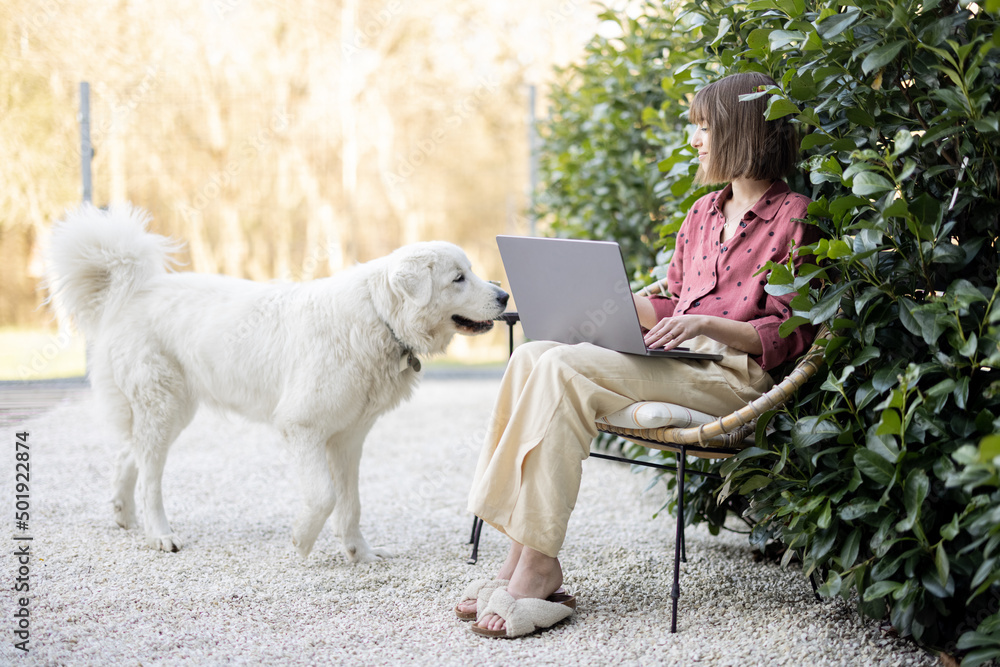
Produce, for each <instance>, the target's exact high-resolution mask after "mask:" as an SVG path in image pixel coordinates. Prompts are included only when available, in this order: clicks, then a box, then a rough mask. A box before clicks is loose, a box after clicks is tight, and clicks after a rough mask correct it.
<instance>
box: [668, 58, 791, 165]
mask: <svg viewBox="0 0 1000 667" xmlns="http://www.w3.org/2000/svg"><path fill="white" fill-rule="evenodd" d="M774 85H777V84H776V83H775V82H774V79H772V78H771V77H769V76H767V75H766V74H760V73H758V72H744V73H741V74H730V75H729V76H727V77H724V78H722V79H719V80H718V81H715V82H713V83H710V84H708V85H707V86H705V87H704V88H702V89H701V90H699V91H698V93H697V94H696V95H695V96H694V101H693V102H692V103H691V109H690V111H689V113H688V117H689V119H690V120H691V122H692V123H695V124H698V125H702V124H704V125H708V129H709V131H710V132H711V133H712V134H711V137H712V141H711V144H710V148H709V156H708V165H707V166H701V167H699V168H698V174H697V176H696V177H695V180H696V181H697V182H698V183H700V184H709V183H728V182H729V181H731V180H733V179H734V178H741V177H742V178H750V179H755V180H777V179H783V178H784V177H785V176H786V175H787V174H788V173H789V172H790V171H791V170H792V169H793V168H794V167H795V164H796V163H797V162H798V159H799V138H798V135H797V134H796V133H795V128H794V127H792V126H791V124H790V123H789V122H788V120H787V116H786V117H784V118H779V119H777V120H765V119H764V112H765V111H766V110H767V100H768V96H767V95H762V96H760V97H758V98H756V99H753V100H747V101H744V102H741V101H740V95H748V94H750V93H756V92H758V89H759V88H760V87H761V86H765V87H770V86H774ZM761 90H763V89H761Z"/></svg>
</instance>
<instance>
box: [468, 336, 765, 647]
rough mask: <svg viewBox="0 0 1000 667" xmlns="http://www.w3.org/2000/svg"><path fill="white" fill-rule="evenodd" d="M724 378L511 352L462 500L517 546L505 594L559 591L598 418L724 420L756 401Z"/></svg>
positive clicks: (682, 367) (570, 349)
mask: <svg viewBox="0 0 1000 667" xmlns="http://www.w3.org/2000/svg"><path fill="white" fill-rule="evenodd" d="M744 359H745V357H744ZM737 365H738V364H737ZM744 367H745V364H744ZM731 375H732V373H731V371H725V372H723V370H722V369H720V368H719V367H718V365H716V364H712V363H710V362H690V361H679V360H675V359H651V358H647V357H638V356H633V355H623V354H619V353H617V352H612V351H609V350H605V349H603V348H597V347H594V346H591V345H580V346H563V345H553V344H546V343H541V344H539V343H533V344H529V345H525V346H522V347H520V348H518V350H517V351H516V352H515V355H514V357H513V358H512V359H511V363H510V366H509V367H508V371H507V373H506V374H505V376H504V381H503V383H502V384H501V391H500V395H499V397H498V399H497V404H496V407H495V410H494V414H493V421H492V424H491V428H490V431H489V435H488V436H487V438H486V441H485V442H484V448H483V452H482V454H481V456H480V460H479V464H478V466H477V470H476V477H475V481H474V483H473V488H472V492H471V494H470V498H469V508H470V510H472V511H473V512H474V513H475V514H476V515H477V516H480V517H482V518H483V519H484V520H486V521H487V522H488V523H490V524H491V525H493V526H494V527H496V528H497V529H498V530H500V531H501V532H503V533H505V534H506V535H508V536H509V537H510V538H511V539H512V540H513V541H514V542H515V543H516V544H520V545H524V547H523V548H522V549H521V552H520V555H519V557H518V558H517V565H516V566H515V567H514V571H513V573H512V575H511V584H510V586H508V592H510V593H511V594H512V595H513V596H515V597H546V596H547V595H549V594H550V593H552V592H554V591H555V590H556V589H557V588H558V587H559V586H560V585H561V583H562V572H561V569H560V568H559V562H558V560H557V559H556V556H557V554H558V552H559V549H560V548H561V546H562V542H563V540H564V538H565V530H566V525H567V523H568V521H569V516H570V513H571V512H572V510H573V507H574V505H575V503H576V497H577V494H578V492H579V486H580V477H581V474H582V460H583V459H585V458H587V456H589V452H590V442H591V440H592V439H593V438H594V436H595V435H596V432H597V430H596V426H595V423H594V422H595V420H596V418H597V417H600V416H603V415H605V414H609V413H611V412H614V411H616V410H620V409H622V408H624V407H626V406H627V405H630V404H631V403H634V402H635V401H637V400H663V401H669V402H674V403H680V404H683V405H689V406H691V407H693V408H696V409H701V410H704V411H708V412H712V411H715V410H718V411H719V412H718V413H719V414H721V413H722V412H726V411H730V410H732V409H735V408H738V407H742V405H745V403H746V401H747V400H749V399H750V398H753V397H754V396H753V394H755V393H757V392H755V391H753V390H752V389H751V390H750V391H749V392H746V391H743V389H744V387H740V393H737V391H736V390H734V387H732V386H731V385H732V384H733V383H732V381H731V378H730V377H729V376H731ZM509 563H510V558H508V563H505V565H508V564H509ZM549 589H551V590H549ZM497 623H502V621H499V620H498V619H496V618H490V619H483V621H482V622H481V623H480V624H481V625H484V627H495V624H497Z"/></svg>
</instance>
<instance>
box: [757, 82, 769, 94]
mask: <svg viewBox="0 0 1000 667" xmlns="http://www.w3.org/2000/svg"><path fill="white" fill-rule="evenodd" d="M767 89H768V86H767V85H765V84H761V85H759V86H757V92H758V93H763V92H765V91H766V90H767Z"/></svg>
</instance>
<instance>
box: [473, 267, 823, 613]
mask: <svg viewBox="0 0 1000 667" xmlns="http://www.w3.org/2000/svg"><path fill="white" fill-rule="evenodd" d="M663 287H664V281H660V282H657V283H654V284H652V285H650V286H649V287H647V288H645V289H643V290H641V291H640V292H639V294H640V295H643V296H650V295H653V294H659V293H660V292H661V291H662V289H663ZM501 319H502V321H504V322H506V323H507V324H508V325H509V326H510V327H511V336H510V345H511V352H513V345H514V343H513V340H514V339H513V326H514V323H515V322H517V321H518V318H517V314H516V313H505V314H504V316H503V317H502V318H501ZM830 335H831V334H830V331H829V329H828V328H827V327H826V326H823V327H821V328H820V330H819V332H818V334H817V336H816V339H815V341H814V342H813V345H812V347H811V348H810V349H809V350H808V351H807V352H806V353H805V354H804V355H803V356H802V357H801V358H800V359H799V360H798V362H797V363H796V364H795V366H794V368H792V370H791V371H790V372H789V373H788V375H786V376H785V377H784V379H782V380H781V381H780V382H778V383H777V384H775V385H774V386H773V387H772V388H771V389H770V390H769V391H768V392H767V393H765V394H763V395H762V396H760V397H759V398H757V399H756V400H754V401H752V402H750V403H748V404H747V405H745V406H744V407H742V408H740V409H739V410H737V411H736V412H733V413H730V414H727V415H723V416H721V417H719V418H718V419H716V420H715V421H712V422H709V423H706V424H702V425H699V426H692V427H689V428H676V427H669V426H667V427H662V428H651V429H631V428H622V427H618V426H612V425H610V424H606V423H603V422H598V423H597V430H598V431H601V432H604V433H609V434H613V435H616V436H619V437H621V438H625V439H626V440H629V441H631V442H634V443H636V444H639V445H642V446H643V447H648V448H650V449H658V450H662V451H669V452H674V453H675V454H676V457H677V465H676V466H671V465H663V464H660V463H654V462H649V461H636V460H633V459H627V458H623V457H618V456H613V455H610V454H605V453H602V452H593V451H592V452H591V453H590V455H591V456H592V457H594V458H601V459H605V460H610V461H621V462H624V463H629V464H633V465H642V466H646V467H650V468H656V469H659V470H669V471H673V472H675V473H676V476H677V536H676V539H675V540H674V582H673V587H672V588H671V591H670V597H671V598H672V603H671V617H670V632H677V602H678V599H679V598H680V564H681V562H686V561H687V558H686V553H685V548H684V480H685V478H686V476H687V475H700V476H703V477H711V478H715V479H721V475H719V474H718V473H714V472H709V471H702V470H689V469H687V468H686V467H685V461H686V459H687V457H688V456H694V457H698V458H709V459H725V458H729V457H731V456H734V455H736V454H738V453H739V452H740V451H742V450H743V449H745V448H746V447H748V446H749V445H751V444H753V439H754V432H755V430H756V424H757V419H758V418H759V417H760V416H761V415H763V414H764V413H765V412H767V411H769V410H773V409H775V408H778V407H780V406H781V405H782V404H784V403H785V402H787V401H788V400H789V399H791V398H792V397H793V396H794V395H795V392H796V391H797V390H798V389H799V388H800V387H802V385H804V384H805V383H806V381H807V380H809V378H811V377H812V376H813V375H815V374H816V371H818V370H819V368H820V366H822V365H823V357H824V350H825V348H826V343H827V342H829V339H830ZM482 527H483V522H482V520H481V519H479V518H478V517H475V518H473V522H472V535H471V536H470V538H469V543H470V544H471V545H472V554H471V556H470V557H469V560H468V562H469V564H474V563H475V562H476V561H477V559H478V556H479V537H480V534H481V532H482ZM810 583H811V584H812V586H813V592H814V594H815V592H816V584H815V582H814V581H813V579H812V578H811V577H810Z"/></svg>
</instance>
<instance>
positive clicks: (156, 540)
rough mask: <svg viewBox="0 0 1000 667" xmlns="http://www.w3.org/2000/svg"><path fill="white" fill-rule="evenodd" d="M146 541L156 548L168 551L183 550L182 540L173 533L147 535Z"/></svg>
mask: <svg viewBox="0 0 1000 667" xmlns="http://www.w3.org/2000/svg"><path fill="white" fill-rule="evenodd" d="M146 543H147V544H148V545H149V546H151V547H153V548H154V549H159V550H160V551H166V552H167V553H176V552H178V551H180V550H181V541H180V540H179V539H177V536H176V535H174V534H173V533H171V534H170V535H158V536H153V535H147V536H146Z"/></svg>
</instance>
